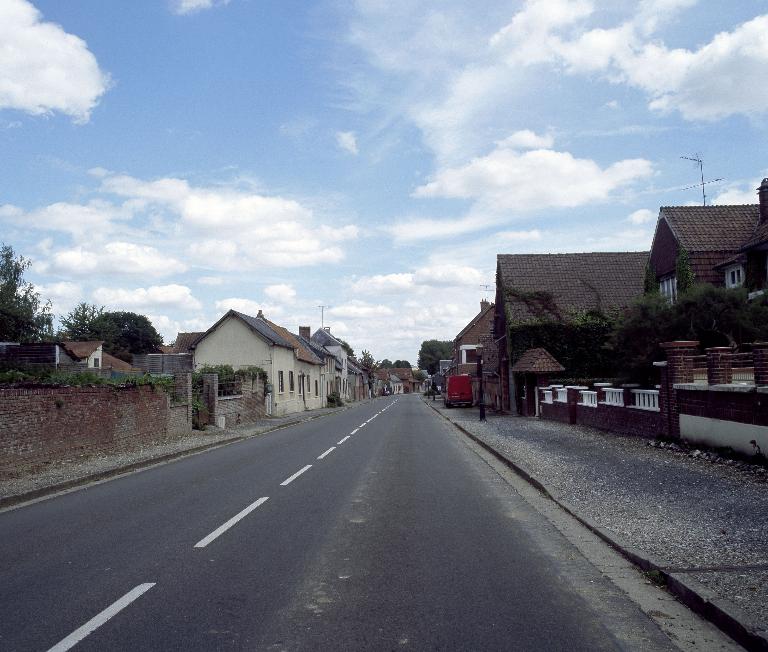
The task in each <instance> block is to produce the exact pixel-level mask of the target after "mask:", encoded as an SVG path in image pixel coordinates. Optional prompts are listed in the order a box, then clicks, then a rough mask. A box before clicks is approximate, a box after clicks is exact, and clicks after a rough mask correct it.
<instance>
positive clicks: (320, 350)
mask: <svg viewBox="0 0 768 652" xmlns="http://www.w3.org/2000/svg"><path fill="white" fill-rule="evenodd" d="M296 337H297V338H298V339H299V340H300V341H301V342H302V344H304V345H305V346H307V347H309V348H310V350H311V351H312V353H314V354H315V355H316V356H317V357H318V358H320V359H321V360H322V359H323V358H332V357H335V356H334V355H333V353H331V352H330V351H329V350H328V349H326V348H325V347H324V346H323V345H322V344H319V343H317V342H313V341H312V340H311V339H307V338H306V337H302V336H301V335H297V336H296Z"/></svg>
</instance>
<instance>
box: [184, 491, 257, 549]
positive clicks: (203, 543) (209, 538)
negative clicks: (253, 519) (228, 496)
mask: <svg viewBox="0 0 768 652" xmlns="http://www.w3.org/2000/svg"><path fill="white" fill-rule="evenodd" d="M268 500H269V496H264V497H263V498H259V499H258V500H257V501H256V502H254V503H251V504H250V505H248V507H246V508H245V509H244V510H243V511H241V512H238V513H237V514H235V515H234V516H233V517H232V518H231V519H229V520H228V521H227V522H226V523H224V525H221V526H220V527H217V528H216V529H215V530H214V531H213V532H211V533H210V534H209V535H208V536H207V537H205V538H204V539H200V541H198V542H197V543H196V544H195V545H194V547H195V548H205V546H207V545H208V544H209V543H210V542H211V541H213V540H214V539H217V538H218V537H220V536H221V535H222V534H224V532H226V531H227V530H228V529H229V528H231V527H232V526H233V525H234V524H235V523H237V522H238V521H239V520H241V519H244V518H245V517H246V516H248V514H250V513H251V512H252V511H253V510H254V509H256V508H257V507H258V506H259V505H263V504H264V503H266V502H267V501H268Z"/></svg>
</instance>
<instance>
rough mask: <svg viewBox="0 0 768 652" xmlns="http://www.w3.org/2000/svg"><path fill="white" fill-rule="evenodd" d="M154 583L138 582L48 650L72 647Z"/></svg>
mask: <svg viewBox="0 0 768 652" xmlns="http://www.w3.org/2000/svg"><path fill="white" fill-rule="evenodd" d="M154 585H155V583H154V582H150V583H147V584H139V586H137V587H136V588H135V589H132V590H130V591H128V593H126V594H125V595H124V596H123V597H122V598H120V599H119V600H117V601H116V602H113V603H112V604H111V605H109V606H108V607H107V608H106V609H104V611H102V612H101V613H99V614H97V615H96V616H94V617H93V618H91V619H90V620H89V621H88V622H87V623H85V625H83V626H82V627H79V628H77V629H76V630H75V631H74V632H72V633H71V634H70V635H69V636H67V637H66V638H65V639H62V640H61V641H59V642H58V643H56V645H54V646H53V647H52V648H51V649H50V650H48V652H64V651H65V650H69V649H70V648H72V647H74V646H75V645H77V644H78V643H79V642H80V641H82V640H83V639H84V638H85V637H86V636H88V635H89V634H90V633H91V632H93V631H94V630H95V629H97V628H98V627H101V626H102V625H103V624H104V623H105V622H107V621H108V620H109V619H110V618H112V617H113V616H115V615H116V614H118V613H119V612H121V611H122V610H123V609H125V608H126V607H127V606H128V605H129V604H131V602H133V601H134V600H136V599H137V598H140V597H141V596H142V595H144V594H145V593H146V592H147V591H149V589H151V588H152V587H153V586H154Z"/></svg>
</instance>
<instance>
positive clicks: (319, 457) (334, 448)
mask: <svg viewBox="0 0 768 652" xmlns="http://www.w3.org/2000/svg"><path fill="white" fill-rule="evenodd" d="M335 450H336V447H335V446H331V447H330V448H329V449H328V450H327V451H325V453H323V454H322V455H318V457H317V459H319V460H321V459H323V458H324V457H325V456H326V455H328V454H330V453H331V452H332V451H335Z"/></svg>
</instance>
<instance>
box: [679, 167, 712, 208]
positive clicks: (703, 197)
mask: <svg viewBox="0 0 768 652" xmlns="http://www.w3.org/2000/svg"><path fill="white" fill-rule="evenodd" d="M680 158H682V159H685V160H686V161H693V162H694V163H698V164H699V172H700V173H701V183H694V184H693V185H692V186H686V187H685V188H682V189H681V190H690V189H691V188H699V187H701V202H702V206H706V205H707V195H706V194H705V192H704V186H706V185H707V184H708V183H715V181H722V179H712V180H711V181H704V161H703V160H702V158H701V155H700V154H696V155H695V156H681V157H680Z"/></svg>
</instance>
